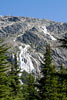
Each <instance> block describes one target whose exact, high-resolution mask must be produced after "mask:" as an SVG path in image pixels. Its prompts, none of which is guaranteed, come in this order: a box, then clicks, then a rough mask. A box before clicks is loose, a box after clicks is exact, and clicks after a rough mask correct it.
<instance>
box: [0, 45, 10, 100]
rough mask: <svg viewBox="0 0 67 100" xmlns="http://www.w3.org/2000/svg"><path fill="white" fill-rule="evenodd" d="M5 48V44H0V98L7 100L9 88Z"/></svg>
mask: <svg viewBox="0 0 67 100" xmlns="http://www.w3.org/2000/svg"><path fill="white" fill-rule="evenodd" d="M7 50H8V48H6V47H5V45H1V44H0V100H1V99H3V100H7V98H8V100H9V94H10V88H9V85H8V75H7V71H8V66H9V63H8V61H7V59H8V57H7V55H6V54H7Z"/></svg>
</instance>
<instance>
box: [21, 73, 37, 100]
mask: <svg viewBox="0 0 67 100" xmlns="http://www.w3.org/2000/svg"><path fill="white" fill-rule="evenodd" d="M22 91H23V92H22V93H23V95H24V96H25V100H38V92H37V89H36V88H35V78H34V77H33V75H32V74H29V78H28V82H27V84H23V89H22Z"/></svg>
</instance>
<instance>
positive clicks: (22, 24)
mask: <svg viewBox="0 0 67 100" xmlns="http://www.w3.org/2000/svg"><path fill="white" fill-rule="evenodd" d="M64 36H67V23H57V22H54V21H49V20H45V19H35V18H28V17H13V16H0V38H2V39H4V42H5V43H7V45H9V46H11V49H10V50H9V51H10V52H12V53H14V52H17V57H18V64H19V66H20V67H21V71H23V70H26V71H27V72H31V71H32V72H34V73H39V72H40V67H39V66H40V63H41V62H42V59H43V53H44V52H45V46H46V43H49V44H50V45H51V47H52V58H53V63H55V64H56V65H57V66H58V67H59V66H60V65H61V64H64V65H65V66H67V51H66V50H65V49H63V48H59V47H58V45H60V43H59V42H58V41H57V38H63V37H64Z"/></svg>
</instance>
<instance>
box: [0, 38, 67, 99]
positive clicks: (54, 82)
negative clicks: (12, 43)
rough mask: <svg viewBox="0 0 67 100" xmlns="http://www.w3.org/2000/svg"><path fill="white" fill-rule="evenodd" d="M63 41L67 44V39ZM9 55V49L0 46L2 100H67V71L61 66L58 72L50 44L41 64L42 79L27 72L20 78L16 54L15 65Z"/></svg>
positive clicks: (0, 88)
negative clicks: (53, 61)
mask: <svg viewBox="0 0 67 100" xmlns="http://www.w3.org/2000/svg"><path fill="white" fill-rule="evenodd" d="M60 41H62V40H60ZM63 41H64V42H63ZM63 41H62V43H64V44H66V43H67V41H65V39H64V40H63ZM64 44H63V45H64ZM66 46H67V45H64V46H63V47H66ZM8 55H9V53H8V48H6V47H5V45H1V44H0V100H67V69H65V68H64V66H63V65H61V68H60V70H57V69H56V68H57V66H55V65H53V64H52V53H51V47H50V45H49V44H47V45H46V53H44V59H43V63H41V77H38V78H37V79H36V78H35V76H34V75H33V74H32V73H30V74H28V73H26V72H23V73H22V77H20V76H19V73H21V69H20V68H19V66H18V63H17V56H16V54H14V63H10V60H9V56H8ZM21 81H22V82H23V84H21Z"/></svg>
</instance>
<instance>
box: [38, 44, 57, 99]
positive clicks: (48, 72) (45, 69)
mask: <svg viewBox="0 0 67 100" xmlns="http://www.w3.org/2000/svg"><path fill="white" fill-rule="evenodd" d="M41 67H42V74H43V76H42V78H41V79H40V80H39V84H38V89H39V95H40V100H57V90H56V87H57V79H56V77H55V67H54V66H53V65H52V58H51V49H50V45H47V46H46V53H45V55H44V62H43V63H42V64H41Z"/></svg>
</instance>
